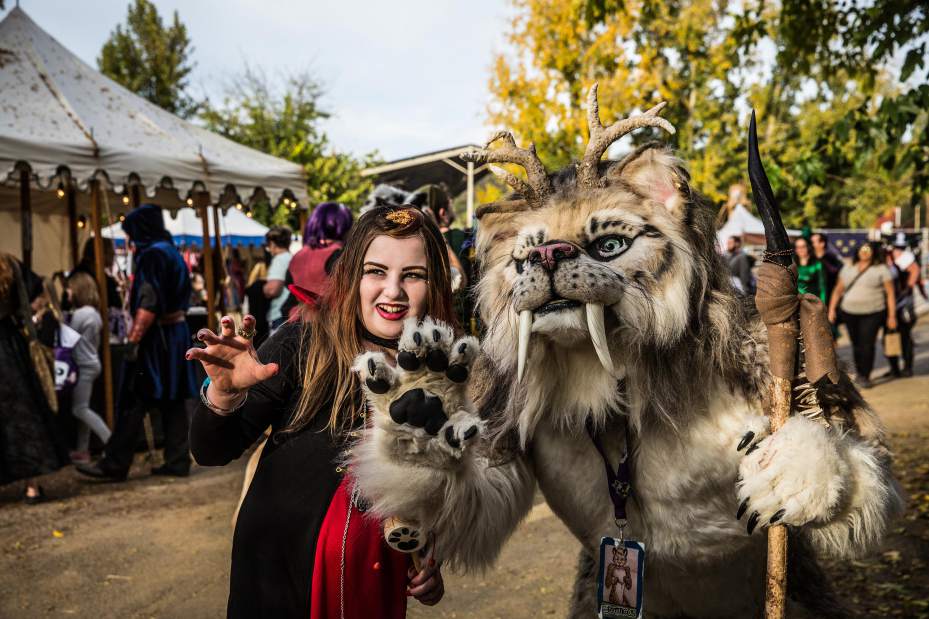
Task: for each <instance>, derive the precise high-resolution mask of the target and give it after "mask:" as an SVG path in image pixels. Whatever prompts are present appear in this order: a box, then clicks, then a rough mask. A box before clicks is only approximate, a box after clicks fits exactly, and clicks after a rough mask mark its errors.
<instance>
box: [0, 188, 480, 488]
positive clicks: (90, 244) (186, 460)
mask: <svg viewBox="0 0 929 619" xmlns="http://www.w3.org/2000/svg"><path fill="white" fill-rule="evenodd" d="M426 194H427V195H429V196H431V197H430V199H429V200H428V201H427V202H425V203H423V204H422V205H420V207H419V211H420V212H422V213H423V214H424V216H426V217H427V218H429V220H430V222H431V223H433V224H435V225H436V227H437V229H439V230H440V235H442V236H443V239H444V242H445V245H444V247H445V250H446V257H447V260H448V261H449V263H450V264H451V265H454V266H452V267H451V271H450V273H452V274H454V277H457V283H458V287H459V289H460V290H461V291H462V293H461V294H457V295H454V296H453V298H454V302H455V307H456V310H459V311H460V313H461V316H464V312H466V311H468V310H467V305H468V304H467V303H466V302H464V301H462V300H461V299H462V298H463V297H465V296H466V295H465V294H464V293H463V291H464V288H465V284H464V282H466V281H467V277H468V275H469V274H470V273H469V272H468V271H467V270H466V269H465V268H464V267H463V266H462V264H463V263H464V264H469V262H468V246H467V244H466V240H467V235H466V234H465V233H464V231H462V230H459V229H452V228H450V224H451V222H452V221H453V219H454V213H453V211H452V209H451V204H450V201H449V200H448V198H447V195H445V194H444V192H442V191H441V190H437V188H431V189H430V190H429V191H428V192H426ZM353 223H354V216H353V214H352V211H351V210H350V209H349V208H347V207H346V206H344V205H342V204H339V203H335V202H326V203H322V204H319V205H317V207H316V208H315V209H313V211H312V213H311V215H310V217H309V218H308V221H307V222H306V225H305V226H304V229H303V231H302V232H303V234H302V241H303V243H302V247H300V248H299V249H298V250H297V251H294V252H292V244H293V243H294V234H293V232H292V231H291V229H290V228H288V227H286V226H273V227H271V228H270V229H269V230H268V232H267V234H266V236H265V239H264V244H263V246H262V247H260V248H257V249H258V251H255V248H249V247H226V248H223V253H222V254H221V255H220V256H214V260H215V262H214V267H215V268H214V273H216V274H217V276H216V281H215V289H216V290H217V291H218V293H219V294H218V295H217V296H218V306H219V307H220V308H221V309H222V310H224V311H225V312H227V313H228V314H229V315H232V316H235V317H238V318H239V319H240V320H241V318H240V317H241V316H244V315H249V316H251V317H252V318H251V319H250V320H252V321H253V326H254V331H255V336H254V340H253V344H254V345H255V346H256V347H259V346H260V345H261V343H262V342H263V341H264V340H266V339H267V338H268V337H269V336H270V335H271V334H272V333H274V332H275V331H276V330H278V329H280V328H281V327H282V325H284V324H285V323H286V322H287V321H288V320H289V321H294V322H297V321H308V320H309V319H310V317H311V316H313V315H315V313H316V312H317V311H318V309H319V306H320V303H321V300H322V299H323V298H324V297H325V296H326V294H327V292H328V290H329V282H330V279H331V274H332V273H333V269H334V268H335V264H336V263H337V261H338V259H339V257H340V255H341V254H342V253H343V251H344V246H345V242H346V239H347V237H348V235H349V233H350V231H351V229H352V227H353ZM122 228H123V231H124V232H125V235H126V237H127V240H128V248H129V249H130V250H131V253H130V254H129V262H128V263H127V262H126V260H123V259H121V255H117V251H116V248H115V247H114V243H113V241H112V240H110V239H106V238H104V239H102V243H101V245H102V247H103V254H104V256H103V262H104V264H105V265H106V279H105V282H106V283H105V288H106V290H105V292H103V293H101V291H100V288H99V287H98V283H97V280H96V261H95V243H94V239H88V240H87V242H86V243H85V244H84V246H83V252H82V254H81V259H80V261H79V262H78V263H77V264H76V265H75V267H74V268H73V269H72V270H70V271H69V272H59V273H55V274H53V275H51V276H50V277H41V276H39V275H38V274H36V273H33V272H32V271H31V270H29V269H26V268H24V267H23V265H22V263H21V262H20V261H18V260H17V259H16V258H15V257H13V256H11V255H2V256H0V363H2V365H3V367H5V368H11V371H12V372H13V374H11V375H10V380H8V381H4V382H3V384H2V385H0V398H2V399H3V401H5V402H9V403H11V404H10V405H9V406H6V407H0V408H2V409H3V412H2V413H0V426H2V430H3V432H2V433H0V442H2V443H3V444H2V445H0V483H3V484H6V483H11V482H14V481H21V482H23V483H24V494H23V497H24V500H25V501H26V502H27V503H30V504H34V503H39V502H42V501H43V500H45V499H46V497H45V493H44V491H43V489H42V488H41V486H39V484H38V483H36V482H35V481H34V480H35V479H36V478H38V477H40V476H42V475H44V474H47V473H51V472H53V471H56V470H58V469H60V468H62V467H63V466H65V465H67V464H74V465H75V466H76V469H77V471H78V472H80V473H82V474H83V475H86V476H89V477H93V478H98V479H105V480H110V481H122V480H125V479H126V478H127V476H128V473H129V470H130V465H131V464H132V461H133V456H134V454H135V451H136V449H137V448H138V447H139V446H140V444H142V443H141V441H140V437H141V436H142V428H143V425H144V421H145V418H146V416H147V415H150V416H151V417H150V418H151V419H152V420H153V421H160V423H159V424H157V426H156V427H155V428H154V429H155V431H156V432H155V437H154V438H155V439H156V440H157V441H158V442H159V444H161V445H163V447H164V452H163V453H164V456H163V460H164V463H163V464H162V465H161V466H157V467H154V468H152V471H151V472H152V473H153V474H156V475H170V476H186V475H187V474H188V473H189V470H190V457H189V451H190V450H189V444H188V433H189V418H190V414H191V411H192V408H193V402H194V401H195V398H196V395H197V384H198V382H199V381H198V376H199V377H201V378H202V376H203V371H202V370H199V369H198V368H197V367H196V364H191V363H188V362H187V361H185V359H184V356H185V352H186V350H187V348H189V346H190V345H191V343H192V342H193V341H195V339H194V338H192V334H194V333H196V332H197V331H198V330H199V329H201V328H203V327H206V326H207V314H206V305H207V303H206V294H207V285H206V281H205V268H204V266H205V265H204V260H203V254H202V253H201V251H200V249H199V248H198V247H196V246H193V245H191V246H177V245H176V244H175V242H174V240H173V239H172V237H171V236H170V234H169V233H168V232H167V230H166V229H165V226H164V220H163V214H162V211H161V209H160V208H159V207H157V206H155V205H151V204H148V205H143V206H141V207H139V208H137V209H135V210H133V211H132V212H130V213H129V214H128V215H127V216H126V217H125V220H124V222H123V224H122ZM101 294H102V295H105V299H106V305H107V308H108V312H107V313H108V320H107V321H106V322H107V324H104V320H103V317H102V316H101V314H100V311H98V308H99V307H100V297H101ZM459 321H461V319H459ZM104 344H108V345H110V349H111V351H112V352H111V354H112V364H111V367H112V369H113V392H114V393H113V399H114V402H115V411H114V412H115V415H114V422H115V423H114V427H113V429H112V431H111V429H110V427H109V426H108V425H107V422H106V421H105V419H104V417H105V415H104V414H103V411H104V409H105V397H104V388H105V387H104V381H103V376H102V373H103V372H102V360H101V357H102V350H101V346H102V345H104ZM56 413H65V414H56ZM67 413H70V415H69V414H67ZM152 438H153V437H152V436H149V437H148V441H151V440H152ZM150 446H151V445H150ZM92 453H93V454H95V455H99V457H98V458H96V459H94V458H93V457H92Z"/></svg>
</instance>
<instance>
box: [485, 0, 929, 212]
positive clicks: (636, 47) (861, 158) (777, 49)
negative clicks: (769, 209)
mask: <svg viewBox="0 0 929 619" xmlns="http://www.w3.org/2000/svg"><path fill="white" fill-rule="evenodd" d="M513 3H514V5H515V7H516V9H517V10H516V12H515V16H514V18H513V21H512V23H511V26H510V29H509V31H508V34H507V41H508V44H509V45H508V49H507V50H506V51H504V52H503V53H500V54H498V55H497V56H496V58H495V60H494V64H493V72H492V77H491V80H490V90H491V95H492V102H491V104H490V106H489V110H488V111H489V114H488V115H489V120H490V122H491V124H493V125H494V126H495V127H498V126H505V127H509V128H512V129H513V130H514V131H515V132H516V133H517V134H518V136H519V138H520V139H522V140H523V141H526V142H530V141H531V142H535V144H536V146H537V148H538V150H539V153H540V156H541V158H542V160H543V161H544V162H545V163H546V164H547V165H548V166H550V167H557V166H561V165H565V164H567V163H568V162H570V161H571V160H572V159H574V158H577V157H579V156H580V154H581V152H582V149H583V143H584V142H585V140H586V131H587V129H586V120H585V109H586V101H585V96H586V92H587V89H588V88H589V87H590V85H591V84H592V83H593V82H594V81H598V82H600V100H601V116H602V117H603V119H604V121H605V122H609V121H612V120H614V119H616V118H618V117H621V116H626V115H629V114H630V113H633V112H635V111H641V110H644V109H646V108H648V107H651V106H652V105H654V104H655V103H657V102H658V101H660V100H666V101H668V107H667V108H666V110H665V111H664V113H663V116H664V117H666V118H668V119H669V120H670V121H671V122H672V124H674V125H675V126H676V128H677V129H678V132H677V134H676V135H675V136H673V137H669V136H665V135H661V136H659V137H660V139H662V140H665V141H668V142H669V143H670V144H671V145H672V146H673V147H675V148H676V149H677V151H678V152H679V153H680V154H681V156H682V157H683V158H684V159H685V160H686V161H687V162H688V165H689V167H690V170H691V174H692V177H693V181H694V184H695V185H696V186H697V187H698V188H699V189H700V190H701V191H703V192H704V193H705V194H707V195H708V196H709V197H710V198H711V199H712V200H714V201H716V202H717V203H720V204H721V203H722V202H723V201H724V200H725V198H726V195H727V192H728V187H729V185H730V184H732V183H733V182H736V181H742V180H743V179H744V175H745V172H744V170H745V133H746V131H745V130H746V126H747V117H748V111H749V109H750V108H755V109H757V110H758V113H759V118H760V119H761V125H760V129H761V131H762V142H763V144H762V147H763V150H764V155H765V161H766V165H767V166H768V169H769V173H770V175H771V177H772V185H773V186H774V189H775V192H776V193H777V194H778V197H779V198H780V199H781V203H782V208H783V210H784V211H785V214H786V220H787V222H788V224H790V225H798V224H799V222H800V221H801V220H803V219H806V220H808V221H810V223H812V224H814V225H827V224H829V225H841V224H845V223H847V221H848V217H849V212H850V211H854V212H855V213H856V215H855V218H854V219H855V221H856V222H860V221H864V220H866V219H867V218H868V217H869V216H871V215H874V214H878V213H879V212H880V211H882V210H884V209H886V208H887V207H888V206H893V204H888V203H886V202H885V203H883V204H881V203H880V201H878V200H877V197H878V196H877V194H876V193H875V192H863V193H860V192H859V193H855V191H856V188H860V187H862V186H863V185H862V182H863V181H864V179H865V177H864V176H863V175H866V174H867V175H868V176H867V178H872V179H873V178H874V172H875V166H878V167H880V166H883V172H882V174H883V176H882V178H884V179H885V180H888V181H891V180H892V181H893V182H894V183H895V186H899V185H900V183H904V184H905V183H906V182H910V195H909V196H908V195H906V192H903V193H900V192H896V191H895V192H893V196H889V195H888V196H886V198H887V200H890V199H895V200H903V201H906V200H909V199H912V194H913V192H915V191H917V190H918V186H917V184H915V183H913V182H911V181H912V179H913V178H915V177H916V176H918V175H919V173H918V172H916V171H915V170H916V169H917V168H918V166H919V165H920V157H923V159H925V158H926V157H927V156H929V155H927V154H926V153H929V149H925V148H920V146H919V142H920V140H922V141H925V139H926V138H925V137H922V138H917V137H914V136H915V133H914V130H915V131H918V130H919V128H920V127H924V126H925V120H924V117H925V113H926V112H925V110H926V109H927V108H926V106H923V107H922V108H920V107H919V103H920V102H922V99H918V97H917V101H916V102H913V101H912V100H910V99H901V98H900V93H901V92H902V91H903V90H904V89H902V88H901V78H902V80H906V79H907V78H910V74H911V73H913V72H914V71H917V70H918V69H920V68H921V67H922V62H923V59H922V57H921V56H920V55H919V50H921V49H924V45H925V43H924V40H925V37H923V39H922V41H921V40H920V35H915V36H911V35H912V34H913V33H903V32H902V31H904V30H906V28H907V27H908V24H907V22H906V21H905V20H904V21H901V22H898V21H895V19H899V18H900V17H901V15H909V17H910V18H912V19H913V20H915V22H916V23H918V24H921V23H922V22H923V21H925V19H924V17H925V9H915V8H913V7H911V6H910V4H914V3H910V4H907V3H905V2H902V1H896V0H877V1H876V2H875V3H874V4H873V5H871V6H872V8H873V7H874V6H879V7H881V8H880V10H878V11H877V13H875V12H874V11H873V10H870V9H867V10H866V9H865V8H861V7H858V5H857V4H854V3H847V2H846V3H834V2H832V1H831V0H814V2H805V1H801V0H782V2H780V3H778V2H773V3H772V2H766V1H763V0H749V1H748V2H745V3H738V4H735V3H726V2H719V1H718V0H660V1H659V0H639V1H637V2H628V1H624V0H565V1H562V2H551V1H549V0H513ZM914 6H915V4H914ZM849 7H858V8H857V9H856V10H852V9H851V8H849ZM856 11H857V12H856ZM920 11H922V12H920ZM865 14H866V15H865ZM863 15H864V16H863ZM894 16H896V17H894ZM921 20H922V21H921ZM875 24H881V25H875ZM913 30H914V31H915V32H923V33H924V32H925V28H924V27H923V26H919V25H918V26H916V27H914V28H913ZM868 32H870V33H871V34H862V33H868ZM888 41H890V42H891V43H888ZM772 49H773V50H774V53H773V54H772V53H771V50H772ZM862 50H864V51H862ZM913 50H916V53H915V54H914V53H913ZM904 52H905V58H906V63H905V65H904V69H903V72H902V75H900V76H897V75H892V71H890V70H889V69H890V64H891V63H890V60H891V59H892V57H893V56H894V55H895V54H897V55H899V54H900V53H904ZM869 59H870V60H869ZM907 71H909V73H907ZM910 79H911V80H912V78H910ZM916 82H917V84H924V83H925V80H923V81H922V82H919V81H918V80H916ZM924 90H926V91H927V93H929V87H927V88H925V89H924ZM915 92H917V93H922V92H923V89H920V88H919V87H917V88H915ZM923 96H926V95H923ZM900 101H907V102H908V105H901V104H899V103H894V104H893V106H892V109H893V111H888V110H887V109H886V108H888V106H891V102H900ZM921 114H922V116H920V115H921ZM894 122H896V124H894ZM891 133H893V134H894V135H895V136H896V139H891V138H890V135H891ZM923 133H924V134H925V133H926V132H923ZM656 135H657V134H656V133H655V132H654V131H641V132H639V133H637V134H635V135H634V136H632V138H631V142H632V143H633V144H635V143H641V142H643V141H646V140H649V139H653V138H654V137H655V136H656ZM891 144H894V147H893V148H890V146H891ZM914 144H915V147H914ZM868 195H870V196H871V197H872V199H873V200H874V201H873V202H870V203H868V204H865V203H864V202H863V200H864V199H865V198H864V197H865V196H868ZM852 201H853V202H854V204H852V203H851V202H852Z"/></svg>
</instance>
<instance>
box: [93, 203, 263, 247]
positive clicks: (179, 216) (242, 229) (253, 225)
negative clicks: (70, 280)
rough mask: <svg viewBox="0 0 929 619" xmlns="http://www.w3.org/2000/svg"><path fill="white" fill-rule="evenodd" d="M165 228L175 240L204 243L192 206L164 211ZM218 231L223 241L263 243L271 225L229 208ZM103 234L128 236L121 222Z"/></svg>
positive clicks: (213, 234)
mask: <svg viewBox="0 0 929 619" xmlns="http://www.w3.org/2000/svg"><path fill="white" fill-rule="evenodd" d="M208 212H209V225H210V237H215V235H216V228H215V227H214V226H213V211H212V209H208ZM163 214H164V220H165V228H166V229H167V230H168V232H169V233H170V234H171V236H172V237H174V240H175V242H178V243H187V244H192V243H196V244H198V245H201V244H202V243H203V222H202V221H201V219H200V217H199V216H198V215H197V212H196V211H195V210H194V209H192V208H182V209H178V210H177V212H176V213H175V214H173V215H172V214H170V213H168V212H167V211H164V212H163ZM219 231H220V233H221V234H222V237H223V245H229V244H231V245H260V244H261V243H263V242H264V237H265V234H267V232H268V227H267V226H264V225H262V224H261V223H259V222H257V221H255V220H254V219H251V218H250V217H248V216H247V215H245V214H244V213H242V212H241V211H237V210H236V209H229V211H228V212H227V213H226V214H222V213H221V214H220V216H219ZM103 236H104V237H106V238H108V239H115V240H116V241H117V244H120V242H121V241H122V240H123V239H125V238H126V235H125V234H124V233H123V229H122V224H121V223H115V224H113V225H111V226H107V227H106V228H104V229H103Z"/></svg>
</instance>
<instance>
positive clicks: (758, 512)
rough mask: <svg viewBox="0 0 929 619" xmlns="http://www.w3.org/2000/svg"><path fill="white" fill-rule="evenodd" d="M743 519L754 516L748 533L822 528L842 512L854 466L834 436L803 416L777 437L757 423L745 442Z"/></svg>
mask: <svg viewBox="0 0 929 619" xmlns="http://www.w3.org/2000/svg"><path fill="white" fill-rule="evenodd" d="M738 448H739V449H743V448H745V456H744V457H743V459H742V462H741V464H740V466H739V474H740V482H739V485H738V498H739V501H740V505H739V511H738V514H737V517H738V518H741V517H742V516H743V515H744V514H745V513H747V512H748V513H750V516H749V518H748V533H749V535H751V533H752V531H754V530H755V527H756V526H758V524H761V525H762V526H766V525H768V524H774V523H777V522H782V523H784V524H788V525H793V526H801V525H805V524H808V523H817V522H818V523H822V522H825V521H827V520H829V519H830V518H832V517H833V515H834V514H835V513H836V512H837V511H838V509H839V507H840V502H841V499H842V495H843V492H844V491H845V485H846V480H847V478H848V476H849V470H848V464H847V463H846V461H845V458H844V457H843V455H842V453H840V448H841V445H840V443H839V441H838V440H836V438H834V437H832V436H830V434H829V431H828V430H827V429H826V428H824V427H823V426H821V425H819V424H818V423H816V422H814V421H810V420H809V419H807V418H806V417H803V416H800V415H798V416H794V417H791V418H790V419H789V420H788V421H787V423H785V424H784V426H783V427H782V428H781V429H780V430H778V431H777V432H775V433H774V434H770V435H769V434H768V426H767V424H766V423H761V422H759V423H756V424H754V427H753V428H752V429H750V430H749V431H748V432H746V433H745V435H744V436H743V438H742V441H741V442H740V443H739V446H738Z"/></svg>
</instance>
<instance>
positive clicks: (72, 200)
mask: <svg viewBox="0 0 929 619" xmlns="http://www.w3.org/2000/svg"><path fill="white" fill-rule="evenodd" d="M65 197H66V199H67V200H68V241H69V243H70V245H71V268H72V269H73V268H74V267H76V266H77V263H78V262H80V260H81V258H80V249H79V248H78V240H77V191H76V190H75V189H74V184H73V183H72V182H71V180H70V179H69V180H68V187H67V188H66V189H65Z"/></svg>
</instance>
